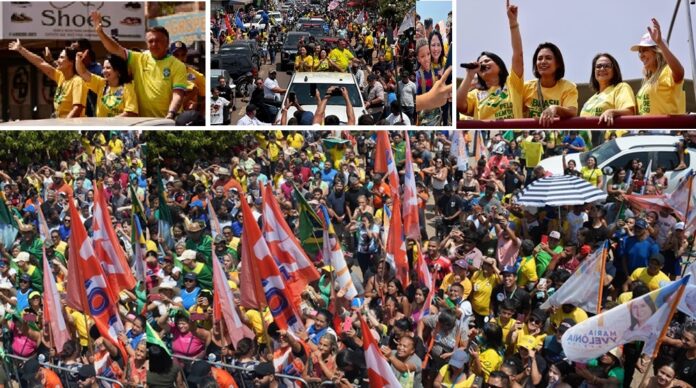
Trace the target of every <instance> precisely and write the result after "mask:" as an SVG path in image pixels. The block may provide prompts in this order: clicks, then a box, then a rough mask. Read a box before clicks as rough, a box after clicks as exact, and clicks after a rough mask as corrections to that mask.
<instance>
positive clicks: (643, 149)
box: [539, 135, 696, 193]
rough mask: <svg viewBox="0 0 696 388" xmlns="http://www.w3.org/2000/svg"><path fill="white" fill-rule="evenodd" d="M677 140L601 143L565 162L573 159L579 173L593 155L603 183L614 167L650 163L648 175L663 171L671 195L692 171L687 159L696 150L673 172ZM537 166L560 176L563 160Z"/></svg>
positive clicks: (626, 139)
mask: <svg viewBox="0 0 696 388" xmlns="http://www.w3.org/2000/svg"><path fill="white" fill-rule="evenodd" d="M681 140H682V138H681V137H680V136H668V135H648V136H625V137H619V138H616V139H614V140H610V141H607V142H605V143H602V144H601V145H599V146H598V147H595V148H593V149H592V150H590V151H588V152H581V153H574V154H567V155H566V162H568V161H570V160H574V161H575V163H576V166H577V167H576V168H577V170H580V169H581V168H582V166H584V165H586V161H587V158H588V157H589V156H594V157H595V158H596V159H597V164H598V165H599V168H600V169H601V170H602V173H603V174H604V175H605V179H604V180H605V182H608V180H609V179H610V178H611V175H613V174H614V171H616V169H617V168H618V167H624V168H628V167H630V165H631V162H632V161H633V159H638V160H640V161H641V162H642V165H643V168H647V167H648V164H650V162H651V161H652V166H651V168H650V169H651V171H652V172H655V170H656V169H657V167H664V168H665V169H666V172H665V175H666V176H667V179H668V180H669V184H668V186H667V190H666V192H667V193H671V192H672V191H674V189H675V188H676V186H677V184H678V183H679V181H680V180H681V179H682V178H683V177H685V176H686V175H687V174H688V171H689V169H694V170H696V158H694V159H691V155H696V149H689V151H690V152H687V153H686V154H685V155H684V162H685V163H686V165H687V166H688V167H687V169H685V170H679V171H675V170H674V168H675V167H677V165H678V164H679V155H678V154H677V147H676V145H677V143H678V142H679V141H681ZM539 165H540V166H542V167H544V170H546V171H550V172H551V173H552V174H553V175H563V161H562V156H560V155H559V156H552V157H550V158H546V159H544V160H542V161H541V162H540V163H539Z"/></svg>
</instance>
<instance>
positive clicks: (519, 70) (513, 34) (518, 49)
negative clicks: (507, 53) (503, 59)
mask: <svg viewBox="0 0 696 388" xmlns="http://www.w3.org/2000/svg"><path fill="white" fill-rule="evenodd" d="M506 5H507V16H508V21H509V22H510V41H511V43H512V67H511V69H512V71H513V72H514V73H515V74H516V75H518V76H519V77H522V75H523V73H524V57H523V53H522V34H521V33H520V24H519V23H518V22H517V14H518V9H517V6H516V5H510V0H507V4H506ZM501 86H502V85H501Z"/></svg>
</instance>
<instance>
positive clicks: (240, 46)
mask: <svg viewBox="0 0 696 388" xmlns="http://www.w3.org/2000/svg"><path fill="white" fill-rule="evenodd" d="M241 51H248V52H249V55H251V48H249V46H247V45H243V44H235V45H227V46H222V47H220V52H235V53H236V52H241Z"/></svg>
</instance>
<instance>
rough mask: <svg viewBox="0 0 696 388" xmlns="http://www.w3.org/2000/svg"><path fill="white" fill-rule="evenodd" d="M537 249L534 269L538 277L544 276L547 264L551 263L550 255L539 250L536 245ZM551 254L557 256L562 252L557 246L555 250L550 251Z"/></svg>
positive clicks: (561, 248)
mask: <svg viewBox="0 0 696 388" xmlns="http://www.w3.org/2000/svg"><path fill="white" fill-rule="evenodd" d="M537 248H539V253H537V254H536V258H535V259H536V268H537V274H538V275H539V276H544V272H546V267H548V266H549V262H551V259H552V255H550V254H549V253H548V252H546V251H545V250H543V249H541V247H540V246H539V245H537ZM552 251H553V254H554V255H557V254H559V253H561V252H563V247H562V246H560V245H558V246H557V247H556V248H553V249H552Z"/></svg>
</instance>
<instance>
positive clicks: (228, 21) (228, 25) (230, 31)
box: [225, 14, 241, 193]
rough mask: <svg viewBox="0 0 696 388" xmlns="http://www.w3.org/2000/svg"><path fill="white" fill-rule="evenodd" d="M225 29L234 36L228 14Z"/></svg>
mask: <svg viewBox="0 0 696 388" xmlns="http://www.w3.org/2000/svg"><path fill="white" fill-rule="evenodd" d="M225 27H227V35H232V33H233V32H234V29H232V24H230V15H228V14H225ZM240 193H241V191H240Z"/></svg>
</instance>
